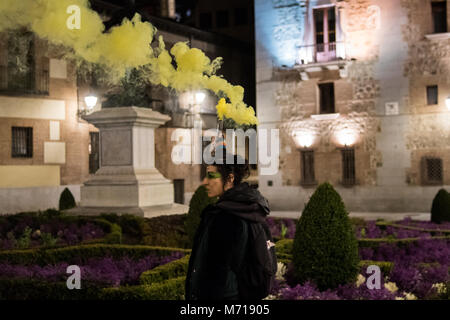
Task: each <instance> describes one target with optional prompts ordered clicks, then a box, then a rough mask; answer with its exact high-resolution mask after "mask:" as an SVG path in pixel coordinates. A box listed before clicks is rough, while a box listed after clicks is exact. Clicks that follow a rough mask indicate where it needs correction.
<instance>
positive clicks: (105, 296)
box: [99, 276, 186, 300]
mask: <svg viewBox="0 0 450 320" xmlns="http://www.w3.org/2000/svg"><path fill="white" fill-rule="evenodd" d="M185 282H186V277H185V276H182V277H178V278H173V279H168V280H165V281H162V282H157V283H154V284H151V285H138V286H123V287H119V288H105V289H103V290H102V291H101V293H100V297H99V298H100V299H102V300H183V299H184V292H185Z"/></svg>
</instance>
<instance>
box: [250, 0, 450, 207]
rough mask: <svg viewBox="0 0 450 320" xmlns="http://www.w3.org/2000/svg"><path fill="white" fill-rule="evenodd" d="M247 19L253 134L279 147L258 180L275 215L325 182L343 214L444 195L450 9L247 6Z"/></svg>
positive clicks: (367, 1)
mask: <svg viewBox="0 0 450 320" xmlns="http://www.w3.org/2000/svg"><path fill="white" fill-rule="evenodd" d="M255 18H256V20H255V23H256V24H255V29H256V70H257V71H256V79H257V84H256V85H257V103H256V106H257V113H258V118H259V119H260V122H261V125H260V128H278V129H280V140H281V147H280V148H281V150H280V151H281V153H280V170H279V172H278V174H277V175H274V176H263V175H260V177H259V185H260V188H261V190H262V191H263V193H264V194H265V195H266V196H267V197H268V198H269V201H270V203H271V204H272V207H273V208H272V209H274V210H277V209H287V210H299V209H302V208H303V206H304V203H306V202H307V201H308V199H309V196H310V195H311V194H312V192H313V191H314V189H315V187H316V186H317V185H318V184H320V183H322V182H325V181H329V182H331V183H332V184H333V185H334V186H335V187H336V188H337V189H338V191H339V192H340V194H341V195H342V196H343V198H344V201H345V203H346V205H347V207H348V209H349V210H351V211H387V212H389V211H404V212H408V211H416V212H427V211H429V209H430V207H431V201H432V199H433V197H434V195H435V194H436V193H437V191H438V190H439V188H441V187H445V186H446V185H450V170H449V168H450V145H449V142H448V141H450V140H449V139H448V137H449V135H450V121H449V120H450V113H449V110H448V109H447V108H446V106H445V99H446V98H447V97H448V96H449V95H450V77H449V74H450V73H449V68H450V60H449V57H450V40H449V39H450V37H449V33H448V31H449V30H450V29H449V28H448V26H449V22H450V3H449V1H430V0H426V1H420V0H412V1H403V0H343V1H337V0H311V1H306V0H304V1H302V0H299V1H298V0H256V1H255ZM434 99H437V100H434ZM311 168H312V169H311Z"/></svg>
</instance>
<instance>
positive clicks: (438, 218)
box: [431, 189, 450, 223]
mask: <svg viewBox="0 0 450 320" xmlns="http://www.w3.org/2000/svg"><path fill="white" fill-rule="evenodd" d="M431 221H432V222H434V223H441V222H446V221H450V194H449V193H448V192H447V191H446V190H445V189H440V190H439V191H438V193H437V194H436V196H435V197H434V199H433V203H432V205H431Z"/></svg>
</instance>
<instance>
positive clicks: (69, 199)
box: [59, 188, 77, 210]
mask: <svg viewBox="0 0 450 320" xmlns="http://www.w3.org/2000/svg"><path fill="white" fill-rule="evenodd" d="M76 205H77V204H76V202H75V198H74V197H73V195H72V192H70V190H69V189H68V188H65V189H64V191H63V192H62V193H61V196H60V197H59V210H67V209H72V208H74V207H76Z"/></svg>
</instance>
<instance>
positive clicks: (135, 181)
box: [69, 107, 188, 217]
mask: <svg viewBox="0 0 450 320" xmlns="http://www.w3.org/2000/svg"><path fill="white" fill-rule="evenodd" d="M84 119H85V120H86V121H88V122H89V123H92V124H93V125H95V126H96V127H97V128H98V129H99V131H100V168H99V170H98V171H97V172H96V173H95V175H93V176H92V177H91V178H90V179H89V180H88V181H86V182H85V183H84V186H82V187H81V201H80V206H79V207H77V208H74V209H72V210H70V211H69V212H70V213H73V214H100V213H117V214H125V213H129V214H135V215H139V216H144V217H152V216H159V215H168V214H182V213H186V212H187V211H188V207H187V206H185V205H180V204H175V203H174V202H173V201H174V189H173V184H172V182H171V181H170V180H168V179H166V178H165V177H164V176H163V175H162V174H161V173H160V172H159V171H158V169H156V168H155V128H157V127H159V126H160V125H162V124H164V123H166V122H167V121H169V120H170V117H169V116H166V115H163V114H161V113H159V112H156V111H153V110H152V109H147V108H138V107H122V108H108V109H102V110H100V111H97V112H94V113H92V114H90V115H88V116H85V117H84Z"/></svg>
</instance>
